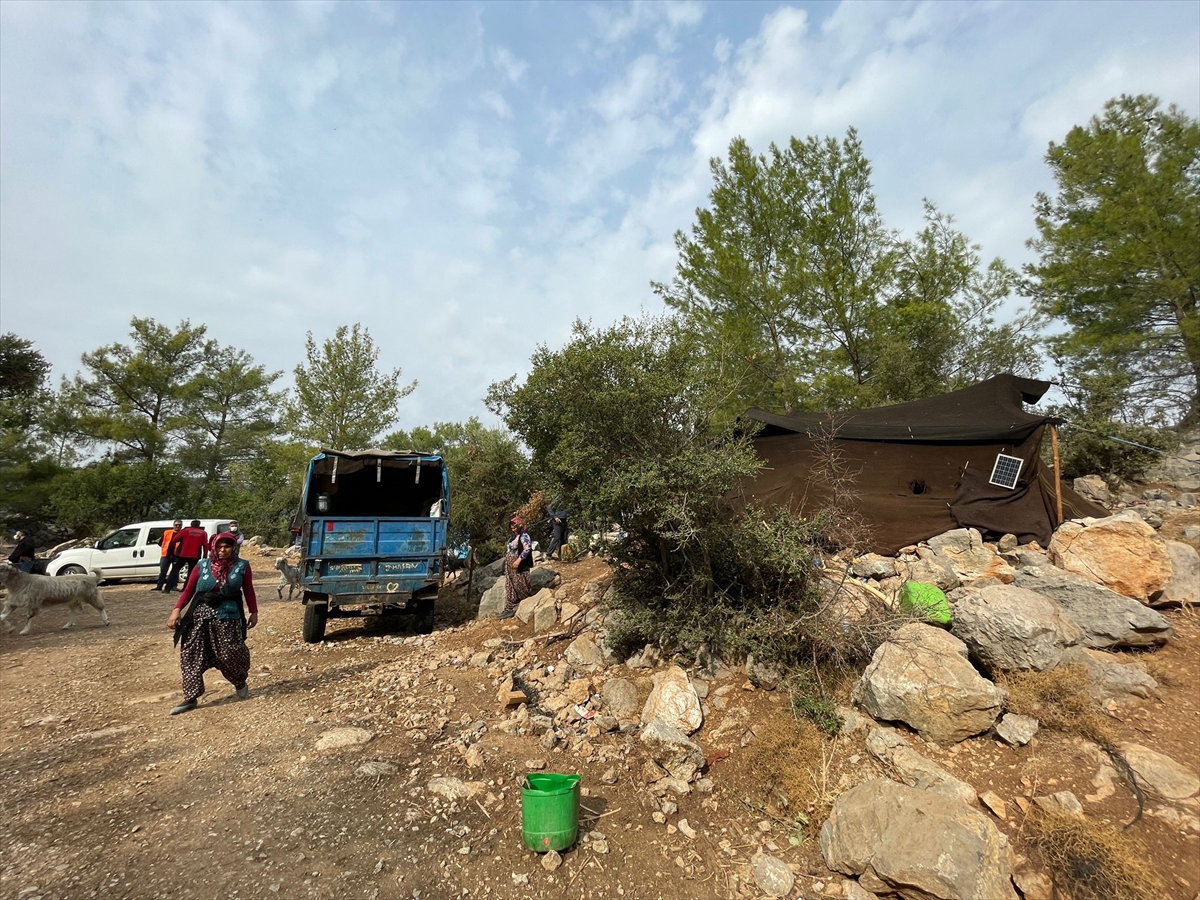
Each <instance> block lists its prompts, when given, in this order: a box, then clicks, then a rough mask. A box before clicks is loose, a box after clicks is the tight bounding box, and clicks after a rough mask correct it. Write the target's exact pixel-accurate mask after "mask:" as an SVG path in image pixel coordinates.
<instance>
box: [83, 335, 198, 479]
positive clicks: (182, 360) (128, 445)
mask: <svg viewBox="0 0 1200 900" xmlns="http://www.w3.org/2000/svg"><path fill="white" fill-rule="evenodd" d="M130 325H131V329H130V335H129V336H130V338H131V341H130V343H128V344H121V343H114V344H110V345H108V346H107V347H101V348H100V349H99V350H96V351H94V352H92V353H85V354H83V364H84V367H85V370H86V371H85V373H81V374H77V375H76V376H75V378H74V379H73V380H72V381H67V380H65V379H64V381H63V386H62V393H63V394H64V395H65V396H66V397H67V399H68V400H69V402H70V403H71V404H72V405H73V406H74V408H75V410H76V412H77V416H78V428H79V430H80V432H81V435H82V436H83V437H84V439H86V440H89V441H92V442H99V443H101V444H104V445H108V446H109V447H112V448H114V450H115V451H116V454H117V455H118V456H120V457H127V458H130V459H139V460H145V461H147V462H154V461H156V460H159V459H161V458H162V457H164V456H165V455H166V454H167V453H168V451H169V450H170V449H172V446H173V443H174V442H175V440H176V438H177V437H178V434H179V430H180V429H181V428H182V427H183V425H184V423H185V419H184V412H185V405H186V398H187V386H188V384H189V382H190V381H191V380H192V379H193V378H194V377H195V374H196V372H197V371H198V369H199V367H200V365H201V363H202V362H203V361H204V359H205V358H206V356H207V355H208V353H209V352H211V351H212V350H213V347H214V344H213V342H212V341H210V340H208V339H206V338H205V336H204V335H205V332H206V330H207V329H206V327H205V326H204V325H197V326H193V325H192V324H191V323H190V322H187V321H184V322H182V323H180V325H179V327H178V328H175V329H171V328H168V327H167V326H165V325H160V324H159V323H157V322H155V321H154V320H153V319H143V318H138V317H136V316H135V317H134V318H133V320H132V321H131V323H130Z"/></svg>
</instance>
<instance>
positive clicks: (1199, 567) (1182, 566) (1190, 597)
mask: <svg viewBox="0 0 1200 900" xmlns="http://www.w3.org/2000/svg"><path fill="white" fill-rule="evenodd" d="M1166 547H1167V556H1169V557H1170V558H1171V580H1170V581H1168V582H1167V586H1166V587H1164V588H1163V592H1162V595H1161V596H1159V597H1158V598H1157V599H1156V600H1152V601H1151V605H1152V606H1191V605H1194V604H1196V603H1200V553H1197V552H1196V548H1195V547H1193V546H1191V545H1190V544H1184V543H1182V542H1181V541H1167V542H1166Z"/></svg>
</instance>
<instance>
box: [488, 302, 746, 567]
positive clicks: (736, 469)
mask: <svg viewBox="0 0 1200 900" xmlns="http://www.w3.org/2000/svg"><path fill="white" fill-rule="evenodd" d="M530 362H531V370H530V373H529V376H528V377H527V378H526V380H525V383H524V384H520V385H518V384H517V382H516V378H515V376H514V377H513V378H510V379H508V380H507V381H503V382H500V383H497V384H493V385H492V386H491V388H490V390H489V392H488V397H487V404H488V407H489V408H490V409H492V410H493V411H494V412H496V413H497V414H499V415H500V416H501V417H502V418H503V419H504V422H505V424H506V425H507V426H508V427H509V428H510V429H511V430H512V431H513V432H514V433H515V434H516V435H518V436H519V437H520V438H521V439H522V440H523V441H524V443H525V444H526V445H527V446H528V447H530V448H531V449H532V451H533V463H534V466H535V468H536V469H537V471H538V472H540V473H541V474H542V475H543V476H544V477H547V478H549V479H551V480H553V481H554V482H555V483H556V484H559V485H562V487H563V489H564V490H565V492H566V495H567V496H568V497H569V498H571V503H572V512H573V514H574V518H575V519H576V521H577V523H578V525H581V526H585V527H586V526H602V527H603V528H604V529H605V530H607V527H608V525H609V524H610V523H613V522H617V523H620V524H621V525H622V526H623V527H624V528H626V529H627V530H628V531H629V532H630V533H631V534H633V535H634V536H635V539H636V541H637V542H638V543H639V544H640V545H642V546H646V547H650V548H652V557H653V559H654V560H655V565H656V566H657V570H658V576H659V578H660V579H661V580H662V581H663V582H664V583H666V582H672V581H674V580H675V579H676V578H680V577H682V578H685V579H687V580H689V581H691V580H692V579H694V578H699V579H700V583H701V584H702V585H704V589H705V590H710V589H712V584H713V581H712V573H711V571H707V569H708V567H709V563H708V562H707V561H706V560H705V554H704V551H703V545H704V535H705V533H706V532H707V530H708V529H710V528H712V527H714V525H715V523H716V522H717V521H718V520H721V519H723V518H725V517H726V514H725V513H724V511H723V509H722V507H721V498H722V497H723V496H724V495H725V493H726V492H727V491H728V490H729V489H730V488H731V487H732V486H733V484H734V482H735V481H736V480H737V478H739V477H742V476H746V475H749V474H751V473H753V472H755V471H757V468H758V465H759V463H758V461H757V459H756V457H755V456H754V453H753V451H752V450H751V449H750V447H749V444H748V442H747V441H745V440H744V439H741V440H739V439H734V438H730V440H729V441H727V442H726V443H724V444H723V445H722V446H717V445H715V444H714V443H713V442H712V439H713V437H714V435H713V434H712V433H711V432H710V431H709V416H708V414H707V412H706V410H705V409H704V408H703V407H702V406H701V405H700V404H699V402H698V401H699V400H700V399H701V394H700V392H699V389H698V388H697V379H696V349H695V345H694V343H693V342H692V341H691V340H690V339H689V338H687V337H686V336H684V335H680V334H679V333H677V331H676V330H675V329H674V327H673V326H672V324H671V323H670V322H669V321H665V320H658V319H642V320H629V319H625V320H622V321H621V322H619V323H617V324H616V325H613V326H611V327H610V328H608V329H604V330H596V331H593V330H591V328H590V327H589V326H588V325H586V324H584V323H583V322H578V321H577V322H576V323H575V326H574V330H573V331H572V336H571V340H570V341H569V342H568V344H567V346H566V347H564V348H563V349H562V350H560V351H551V350H549V349H547V348H546V347H545V346H541V347H538V349H537V350H536V351H535V352H534V354H533V357H532V358H531V360H530ZM684 548H689V549H691V550H694V551H695V552H694V553H687V552H682V551H683V549H684ZM697 567H698V568H697ZM685 573H686V574H685Z"/></svg>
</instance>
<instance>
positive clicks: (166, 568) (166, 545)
mask: <svg viewBox="0 0 1200 900" xmlns="http://www.w3.org/2000/svg"><path fill="white" fill-rule="evenodd" d="M181 528H183V520H182V519H176V520H175V524H174V525H173V526H172V527H171V528H170V529H168V530H167V532H166V533H165V534H163V536H162V556H161V557H160V558H159V560H158V584H156V585H154V587H152V588H150V590H152V591H161V590H163V589H164V588H166V586H167V575H168V573H169V572H170V571H171V564H172V563H174V562H175V557H174V556H172V555H171V538H173V537H175V532H177V531H179V529H181Z"/></svg>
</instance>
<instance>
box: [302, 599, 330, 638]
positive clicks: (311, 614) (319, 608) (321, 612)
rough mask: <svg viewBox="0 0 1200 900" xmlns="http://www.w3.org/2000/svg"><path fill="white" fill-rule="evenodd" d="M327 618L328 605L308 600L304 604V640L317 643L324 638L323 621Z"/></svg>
mask: <svg viewBox="0 0 1200 900" xmlns="http://www.w3.org/2000/svg"><path fill="white" fill-rule="evenodd" d="M328 618H329V606H328V604H325V603H315V602H313V601H309V602H308V603H307V604H305V606H304V642H305V643H306V644H319V643H321V641H323V640H324V639H325V622H326V620H327V619H328Z"/></svg>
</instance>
